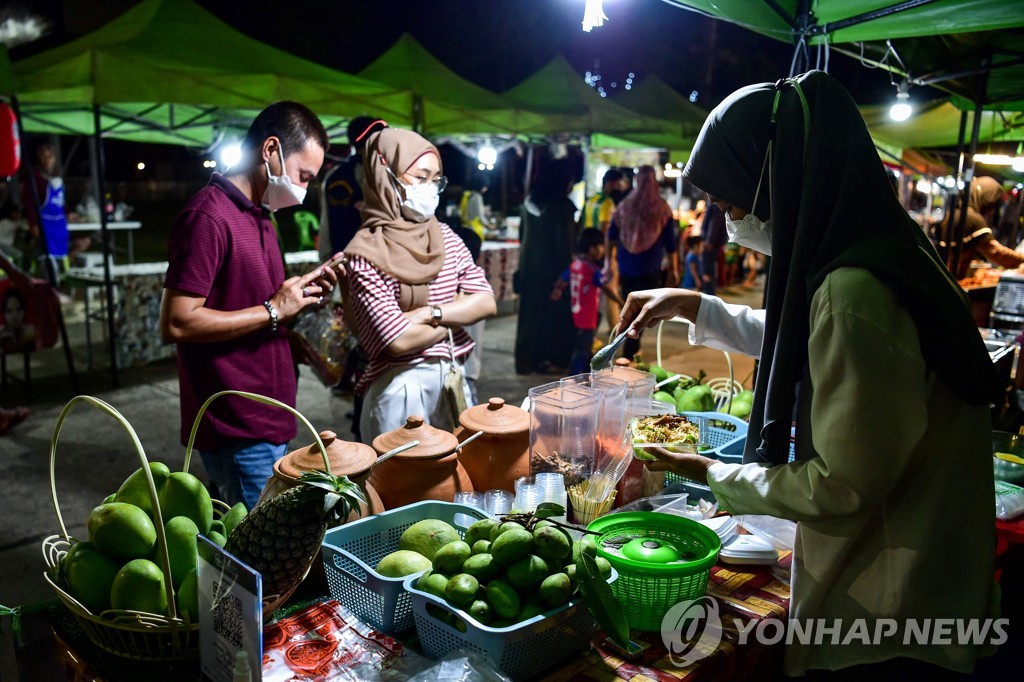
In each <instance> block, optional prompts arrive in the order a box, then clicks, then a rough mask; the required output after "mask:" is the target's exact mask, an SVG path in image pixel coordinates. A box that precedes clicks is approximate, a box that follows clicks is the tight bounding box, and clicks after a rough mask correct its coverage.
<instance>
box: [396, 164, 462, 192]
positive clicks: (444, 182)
mask: <svg viewBox="0 0 1024 682" xmlns="http://www.w3.org/2000/svg"><path fill="white" fill-rule="evenodd" d="M384 169H385V170H386V171H387V172H388V175H390V176H391V177H392V179H394V180H395V182H398V183H401V182H402V181H401V180H400V179H399V178H398V177H396V176H395V174H394V173H393V172H392V171H391V169H390V168H388V167H387V166H384ZM402 177H403V178H404V177H409V178H412V180H413V182H412V183H411V184H413V185H434V186H435V187H436V188H437V193H438V194H440V193H441V192H443V191H444V190H445V188H446V187H447V186H448V178H446V177H445V176H443V175H442V176H440V177H437V178H435V179H433V180H428V179H427V178H426V177H424V176H417V175H413V174H412V173H411V172H406V173H405V174H403V175H402Z"/></svg>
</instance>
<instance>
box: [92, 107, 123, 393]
mask: <svg viewBox="0 0 1024 682" xmlns="http://www.w3.org/2000/svg"><path fill="white" fill-rule="evenodd" d="M92 121H93V131H94V134H93V145H94V147H93V148H94V150H95V154H94V156H93V172H94V174H95V175H96V204H97V206H99V210H100V234H101V235H102V239H103V288H104V290H105V291H106V295H107V337H108V341H109V343H110V380H111V381H112V382H113V384H114V386H115V387H117V386H119V385H120V384H119V382H118V380H117V339H116V338H115V329H114V282H113V280H112V279H111V275H110V230H109V229H107V211H106V201H105V196H104V195H105V189H104V186H103V174H104V172H105V170H106V169H105V168H104V165H105V163H104V159H103V137H102V135H101V134H100V132H101V130H102V128H101V121H100V105H99V104H93V105H92Z"/></svg>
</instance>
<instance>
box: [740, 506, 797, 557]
mask: <svg viewBox="0 0 1024 682" xmlns="http://www.w3.org/2000/svg"><path fill="white" fill-rule="evenodd" d="M736 522H737V523H739V524H740V525H741V526H743V527H744V528H746V529H747V530H749V531H750V532H751V533H752V534H754V535H757V536H759V537H762V538H764V539H765V540H767V541H768V542H770V543H772V547H774V548H775V549H777V550H780V551H783V552H787V551H789V552H791V551H793V547H794V546H796V521H790V520H788V519H780V518H776V517H774V516H763V515H754V514H747V515H745V516H737V517H736Z"/></svg>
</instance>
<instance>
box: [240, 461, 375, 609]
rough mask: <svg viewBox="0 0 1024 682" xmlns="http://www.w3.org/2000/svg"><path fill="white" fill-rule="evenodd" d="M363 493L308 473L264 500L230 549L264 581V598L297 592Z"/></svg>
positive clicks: (348, 484)
mask: <svg viewBox="0 0 1024 682" xmlns="http://www.w3.org/2000/svg"><path fill="white" fill-rule="evenodd" d="M359 502H362V503H365V502H366V499H365V497H364V496H363V491H362V490H361V489H360V488H359V486H358V485H356V484H355V483H353V482H352V481H350V480H349V479H348V477H347V476H332V475H331V474H328V473H327V472H324V471H308V472H306V473H304V474H302V477H301V478H300V479H299V484H298V485H297V486H295V487H294V488H289V489H288V490H285V491H284V492H283V493H281V494H280V495H277V496H276V497H273V498H271V499H269V500H266V501H264V502H263V503H262V504H260V505H259V506H257V507H256V508H255V509H253V510H252V511H251V512H249V514H248V515H246V517H245V518H244V519H242V522H241V523H239V524H238V526H237V527H236V528H235V530H234V531H233V532H232V533H231V536H230V537H229V538H228V541H227V545H226V546H225V549H226V550H227V551H228V552H230V553H231V554H233V555H234V556H236V557H237V558H238V559H240V560H242V561H244V562H245V563H246V564H248V565H249V566H251V567H252V568H253V569H255V570H257V571H259V572H260V574H262V576H263V595H264V597H269V596H271V595H284V594H288V593H290V591H291V590H294V589H295V588H296V587H297V586H298V584H299V583H300V582H302V578H303V577H304V576H305V573H306V570H307V569H308V567H309V564H310V562H311V561H312V559H313V557H314V556H315V555H316V552H317V550H318V549H319V548H320V543H322V542H323V539H324V533H325V532H327V528H328V526H329V525H331V523H332V522H333V521H334V520H335V519H337V518H339V517H340V518H342V519H344V518H347V517H348V515H349V513H350V512H351V511H352V510H353V509H355V510H357V511H358V509H359V504H358V503H359Z"/></svg>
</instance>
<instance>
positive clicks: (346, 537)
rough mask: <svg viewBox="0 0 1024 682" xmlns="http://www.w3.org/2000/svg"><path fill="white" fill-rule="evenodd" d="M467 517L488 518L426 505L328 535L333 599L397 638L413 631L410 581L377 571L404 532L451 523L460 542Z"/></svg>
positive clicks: (461, 508)
mask: <svg viewBox="0 0 1024 682" xmlns="http://www.w3.org/2000/svg"><path fill="white" fill-rule="evenodd" d="M462 514H466V515H468V516H469V517H471V518H473V519H484V518H488V515H487V513H486V512H483V511H481V510H479V509H475V508H474V507H470V506H467V505H464V504H454V503H452V502H437V501H433V500H426V501H424V502H417V503H415V504H410V505H406V506H404V507H399V508H398V509H392V510H390V511H386V512H382V513H380V514H377V515H376V516H369V517H367V518H365V519H359V520H357V521H353V522H351V523H347V524H345V525H344V526H339V527H337V528H332V529H331V530H329V531H327V535H325V536H324V541H323V544H322V547H321V549H322V552H323V559H324V572H325V573H326V574H327V583H328V585H329V586H330V589H331V596H332V597H334V598H335V599H337V600H338V601H340V602H341V603H342V604H344V605H345V606H346V607H348V608H349V609H351V610H352V612H353V613H355V614H356V615H357V616H359V617H360V618H361V619H362V620H364V621H366V622H367V623H369V624H370V625H372V626H373V627H375V628H377V629H378V630H380V631H381V632H385V633H387V634H389V635H396V634H399V633H402V632H405V631H407V630H410V629H412V627H413V617H412V602H411V599H410V597H409V594H408V593H407V592H406V590H405V585H404V583H405V578H404V577H403V578H389V577H387V576H383V575H381V574H380V573H378V572H377V571H376V570H374V568H375V567H376V566H377V564H378V563H380V560H381V559H383V558H384V557H385V556H387V555H388V554H391V553H392V552H394V551H396V550H398V540H399V539H400V538H401V537H402V533H404V532H405V530H406V529H407V528H408V527H409V526H411V525H412V524H414V523H416V522H417V521H422V520H424V519H438V520H441V521H444V522H445V523H449V524H451V525H452V526H453V527H454V528H455V530H457V531H458V532H459V536H460V537H462V536H465V531H466V527H464V526H462V525H460V524H458V523H456V522H455V519H456V516H457V515H462ZM460 520H462V519H461V518H460ZM415 576H416V577H418V576H419V573H417V574H415Z"/></svg>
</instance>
